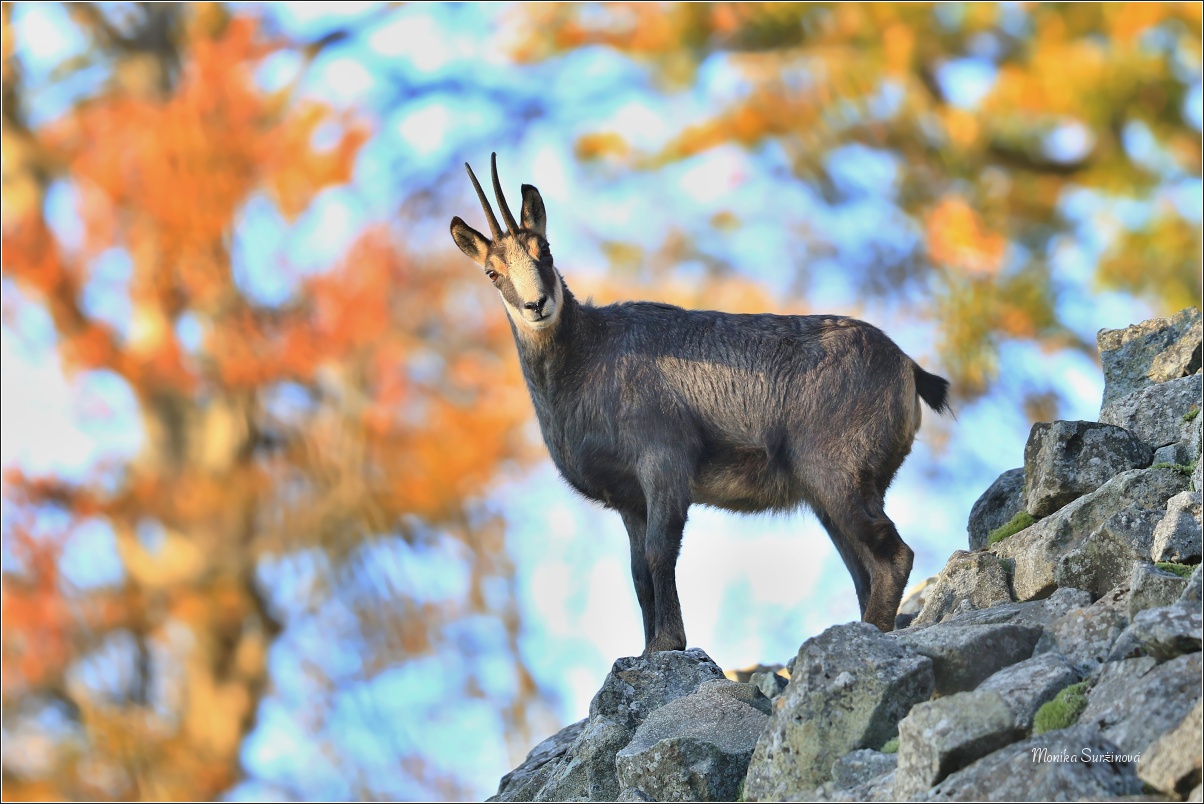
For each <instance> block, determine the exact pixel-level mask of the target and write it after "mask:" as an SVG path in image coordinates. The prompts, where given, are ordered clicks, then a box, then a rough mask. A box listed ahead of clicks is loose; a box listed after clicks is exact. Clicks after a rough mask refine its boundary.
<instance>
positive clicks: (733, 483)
mask: <svg viewBox="0 0 1204 804" xmlns="http://www.w3.org/2000/svg"><path fill="white" fill-rule="evenodd" d="M691 492H692V494H693V498H694V502H696V503H702V504H703V505H710V506H714V507H715V508H724V509H726V510H728V511H737V512H741V513H750V512H755V511H785V510H789V509H792V508H795V507H797V506H798V505H799V503H800V502H802V501H803V494H802V493H801V490H800V489H799V488H798V484H797V483H796V482H795V478H794V476H793V474H792V473H791V472H790V470H789V467H788V466H785V465H783V462H782V461H781V460H779V459H777V458H776V457H775V456H774V455H773V454H771V453H770V452H769V451H767V450H765V449H758V448H729V449H725V450H722V451H720V452H717V453H714V454H711V455H709V456H707V458H705V459H704V460H703V461H702V462H701V464H700V466H699V471H698V475H697V477H696V478H695V480H694V482H693V483H692V484H691Z"/></svg>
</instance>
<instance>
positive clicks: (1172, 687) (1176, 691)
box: [1079, 653, 1201, 754]
mask: <svg viewBox="0 0 1204 804" xmlns="http://www.w3.org/2000/svg"><path fill="white" fill-rule="evenodd" d="M1151 662H1153V660H1152V659H1150V657H1146V656H1143V657H1140V658H1136V659H1125V660H1124V661H1120V662H1114V663H1111V664H1109V665H1108V672H1107V673H1101V674H1100V677H1099V680H1098V681H1097V682H1096V684H1095V686H1094V687H1092V689H1091V690H1090V691H1089V692H1088V693H1087V708H1086V709H1085V710H1084V711H1083V714H1082V715H1081V716H1080V717H1079V723H1080V724H1086V725H1095V726H1098V727H1099V728H1100V730H1101V732H1102V733H1103V735H1104V736H1105V737H1106V738H1107V739H1108V740H1109V741H1110V742H1112V743H1113V744H1115V745H1116V746H1117V747H1118V748H1119V749H1120V750H1121V751H1122V752H1124V753H1127V754H1140V753H1143V752H1144V751H1145V750H1146V748H1148V747H1149V746H1150V744H1151V743H1153V742H1154V741H1155V740H1157V739H1158V738H1159V737H1161V736H1162V735H1163V734H1165V733H1166V732H1168V731H1170V730H1171V729H1173V728H1174V727H1175V726H1176V725H1178V723H1179V721H1180V720H1182V719H1183V717H1184V715H1186V714H1187V713H1188V712H1190V711H1191V709H1192V707H1194V706H1195V705H1196V703H1197V702H1198V701H1199V700H1200V671H1201V665H1200V654H1199V653H1191V654H1188V655H1186V656H1179V657H1178V658H1175V659H1171V660H1170V661H1168V662H1163V663H1162V664H1156V666H1153V667H1151V666H1150V663H1151Z"/></svg>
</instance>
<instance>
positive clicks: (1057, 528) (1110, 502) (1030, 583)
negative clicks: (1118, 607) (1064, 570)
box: [991, 469, 1187, 600]
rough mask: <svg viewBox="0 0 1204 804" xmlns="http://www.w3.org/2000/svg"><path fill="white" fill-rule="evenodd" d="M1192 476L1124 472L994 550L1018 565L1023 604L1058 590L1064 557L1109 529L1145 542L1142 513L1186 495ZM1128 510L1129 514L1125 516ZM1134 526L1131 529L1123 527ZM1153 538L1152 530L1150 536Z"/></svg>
mask: <svg viewBox="0 0 1204 804" xmlns="http://www.w3.org/2000/svg"><path fill="white" fill-rule="evenodd" d="M1186 485H1187V478H1185V477H1183V476H1182V475H1181V474H1179V473H1178V472H1176V471H1175V470H1173V469H1134V470H1131V471H1128V472H1122V473H1121V474H1119V475H1117V476H1116V477H1114V478H1112V479H1111V480H1109V481H1108V482H1107V483H1105V484H1104V485H1103V486H1101V487H1100V488H1098V489H1096V490H1095V491H1093V492H1091V493H1090V494H1086V495H1084V496H1082V497H1080V498H1079V499H1077V500H1075V501H1074V502H1072V503H1070V504H1069V505H1067V506H1065V507H1063V508H1062V509H1061V510H1059V511H1058V512H1057V513H1054V514H1051V515H1050V516H1048V517H1046V518H1045V519H1042V520H1040V521H1039V522H1037V523H1036V524H1034V525H1031V526H1029V527H1028V528H1025V529H1024V530H1022V531H1020V532H1019V533H1017V534H1015V535H1013V536H1010V537H1008V538H1007V539H1004V540H1003V541H1001V542H999V543H998V544H996V545H995V546H994V547H992V548H991V552H993V553H995V554H996V555H998V556H999V557H1000V558H1006V559H1011V560H1013V561H1014V562H1015V569H1014V571H1013V574H1012V591H1013V593H1014V594H1015V596H1016V598H1017V599H1019V600H1032V599H1034V598H1041V597H1047V596H1048V595H1049V594H1050V593H1051V592H1053V590H1054V589H1055V588H1057V580H1056V572H1057V568H1058V564H1059V562H1060V561H1061V559H1062V557H1063V556H1064V555H1066V554H1067V553H1069V552H1071V551H1073V550H1074V549H1076V548H1077V547H1079V546H1080V545H1082V544H1083V542H1085V541H1086V540H1087V537H1088V536H1090V535H1091V534H1092V533H1095V532H1096V531H1099V530H1100V529H1101V528H1103V527H1104V526H1105V524H1106V523H1109V520H1112V518H1113V517H1116V516H1117V515H1118V514H1119V515H1121V516H1120V517H1119V518H1118V519H1116V520H1113V522H1112V524H1109V525H1108V528H1106V530H1108V532H1109V533H1110V534H1113V535H1115V534H1124V533H1128V534H1129V535H1130V536H1131V537H1132V538H1133V539H1134V540H1136V541H1137V542H1138V546H1137V547H1135V548H1134V549H1135V551H1136V550H1139V548H1140V539H1141V538H1144V536H1143V533H1144V531H1143V530H1142V529H1141V527H1140V526H1141V525H1142V523H1143V522H1145V518H1143V517H1142V516H1141V515H1139V512H1140V511H1141V510H1143V509H1144V510H1154V511H1164V510H1166V501H1167V500H1168V499H1170V498H1171V497H1172V496H1174V495H1175V494H1178V493H1179V492H1180V491H1183V490H1184V488H1186ZM1126 512H1127V513H1126ZM1126 522H1128V523H1132V529H1131V530H1126V528H1124V527H1122V525H1123V524H1124V523H1126ZM1150 538H1151V539H1152V532H1151V534H1150Z"/></svg>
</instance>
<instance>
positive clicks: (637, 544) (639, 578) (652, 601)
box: [621, 510, 656, 646]
mask: <svg viewBox="0 0 1204 804" xmlns="http://www.w3.org/2000/svg"><path fill="white" fill-rule="evenodd" d="M621 513H622V517H623V525H624V526H625V527H626V528H627V539H628V541H630V543H631V580H632V581H633V582H634V583H635V596H636V599H637V600H638V601H639V602H640V613H641V614H642V615H643V617H644V645H645V646H647V645H649V644H650V643H651V642H652V638H653V636H655V635H656V595H655V594H654V593H653V585H652V572H651V570H649V569H648V559H647V558H646V557H645V555H644V536H645V534H646V533H647V531H648V514H647V511H646V510H638V511H624V512H621Z"/></svg>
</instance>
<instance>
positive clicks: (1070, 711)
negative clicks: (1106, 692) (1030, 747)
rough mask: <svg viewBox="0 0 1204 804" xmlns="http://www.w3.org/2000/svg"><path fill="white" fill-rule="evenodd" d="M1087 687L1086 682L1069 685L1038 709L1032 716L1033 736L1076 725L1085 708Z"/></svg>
mask: <svg viewBox="0 0 1204 804" xmlns="http://www.w3.org/2000/svg"><path fill="white" fill-rule="evenodd" d="M1088 686H1089V685H1088V683H1087V682H1086V681H1080V682H1079V683H1077V684H1071V685H1070V686H1069V687H1066V688H1065V689H1063V690H1062V691H1061V692H1059V693H1058V694H1057V695H1056V696H1054V699H1053V700H1052V701H1049V702H1047V703H1045V704H1044V705H1043V706H1042V707H1041V708H1040V709H1038V710H1037V714H1036V715H1034V716H1033V735H1034V736H1035V735H1038V734H1044V733H1045V732H1047V731H1056V730H1057V729H1066V728H1069V727H1071V726H1073V725H1074V724H1075V723H1077V722H1078V719H1079V715H1081V714H1083V710H1084V709H1086V708H1087V695H1086V692H1087V687H1088Z"/></svg>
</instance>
